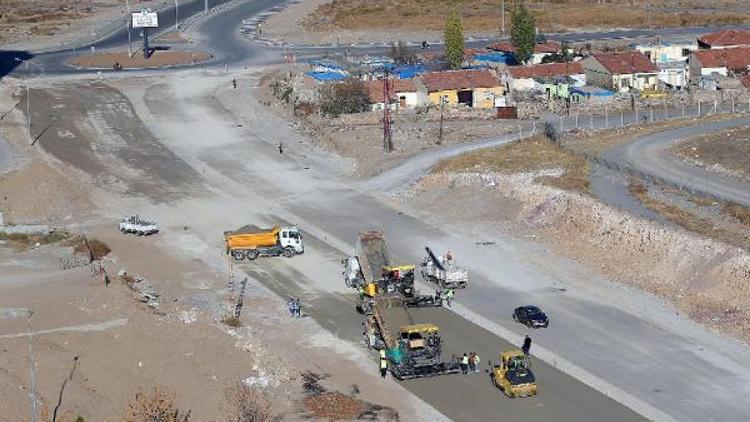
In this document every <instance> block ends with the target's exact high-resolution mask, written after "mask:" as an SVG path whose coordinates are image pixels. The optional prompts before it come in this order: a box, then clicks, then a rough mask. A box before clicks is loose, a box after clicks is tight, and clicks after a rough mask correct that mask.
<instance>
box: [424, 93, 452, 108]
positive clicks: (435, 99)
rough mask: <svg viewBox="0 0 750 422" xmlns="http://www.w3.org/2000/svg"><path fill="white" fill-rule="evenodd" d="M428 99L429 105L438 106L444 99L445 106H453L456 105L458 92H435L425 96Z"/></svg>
mask: <svg viewBox="0 0 750 422" xmlns="http://www.w3.org/2000/svg"><path fill="white" fill-rule="evenodd" d="M427 97H428V98H429V99H430V103H432V104H435V105H440V99H441V98H443V97H445V99H446V102H445V105H449V106H455V105H456V104H458V91H456V90H455V89H446V90H443V91H435V92H430V93H428V94H427Z"/></svg>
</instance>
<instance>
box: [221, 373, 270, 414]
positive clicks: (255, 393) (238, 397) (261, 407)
mask: <svg viewBox="0 0 750 422" xmlns="http://www.w3.org/2000/svg"><path fill="white" fill-rule="evenodd" d="M226 398H227V401H228V402H229V406H227V407H226V408H225V409H226V412H227V422H268V421H270V420H272V419H273V414H272V413H271V405H270V403H269V402H268V397H267V396H266V394H265V393H264V392H263V391H262V390H259V389H257V388H254V387H250V386H248V385H245V384H244V383H242V382H238V383H237V384H236V385H235V386H234V387H232V388H230V389H229V390H227V392H226Z"/></svg>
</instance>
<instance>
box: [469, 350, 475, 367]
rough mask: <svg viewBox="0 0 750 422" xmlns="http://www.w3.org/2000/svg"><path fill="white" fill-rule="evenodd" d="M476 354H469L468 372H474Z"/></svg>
mask: <svg viewBox="0 0 750 422" xmlns="http://www.w3.org/2000/svg"><path fill="white" fill-rule="evenodd" d="M475 357H476V354H475V353H474V352H470V353H469V372H476V369H477V366H476V361H475Z"/></svg>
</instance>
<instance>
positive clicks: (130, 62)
mask: <svg viewBox="0 0 750 422" xmlns="http://www.w3.org/2000/svg"><path fill="white" fill-rule="evenodd" d="M210 58H211V55H210V54H209V53H207V52H205V51H177V50H167V51H159V50H157V51H154V52H153V53H151V56H150V57H149V58H148V59H145V58H144V57H143V53H142V52H139V51H136V52H135V54H134V55H133V57H128V53H127V52H122V53H101V54H94V55H86V56H79V57H76V58H75V59H73V60H72V61H71V64H73V65H74V66H78V67H88V68H94V69H112V66H114V65H115V63H120V65H121V66H122V67H123V68H125V69H129V68H148V67H164V66H174V65H181V64H189V63H198V62H202V61H205V60H208V59H210Z"/></svg>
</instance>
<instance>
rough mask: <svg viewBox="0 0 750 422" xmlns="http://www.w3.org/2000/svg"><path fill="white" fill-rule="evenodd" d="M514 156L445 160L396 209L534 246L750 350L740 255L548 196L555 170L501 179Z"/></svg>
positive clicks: (560, 192)
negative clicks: (658, 301) (651, 297)
mask: <svg viewBox="0 0 750 422" xmlns="http://www.w3.org/2000/svg"><path fill="white" fill-rule="evenodd" d="M514 148H516V149H519V148H523V149H527V148H528V147H518V146H516V147H514ZM516 152H518V151H517V150H516V151H514V150H513V149H510V150H509V153H508V154H507V155H505V156H503V155H502V154H504V153H505V151H503V148H500V149H498V150H496V151H494V153H488V152H485V154H484V155H483V156H482V157H476V158H477V159H476V160H473V161H472V162H471V163H469V162H467V161H466V158H465V157H464V158H463V159H462V158H460V157H459V158H458V159H456V160H458V161H456V162H455V163H456V164H454V161H452V160H449V161H448V162H447V163H444V164H442V166H440V167H439V168H441V169H443V170H441V171H439V172H435V173H432V174H430V175H429V176H427V177H426V178H424V179H423V180H422V181H421V182H420V183H419V184H418V185H417V186H416V187H415V188H414V189H413V190H412V191H411V192H409V193H408V194H404V195H403V197H402V199H401V200H402V201H403V202H404V203H405V204H406V205H408V206H412V207H416V208H417V209H418V210H422V211H425V212H424V214H425V215H432V216H433V217H432V218H434V219H436V220H438V221H439V222H440V223H441V224H460V225H463V226H465V227H470V228H474V229H477V230H500V231H502V232H504V233H510V234H513V235H518V236H531V237H533V238H536V239H539V240H540V241H541V242H543V243H544V244H546V245H548V246H550V247H551V248H553V249H554V250H555V251H557V252H558V253H560V254H562V255H565V256H568V257H570V258H572V259H575V260H577V261H579V262H582V263H583V264H585V265H587V266H589V267H591V268H593V269H595V270H597V271H599V272H601V273H602V274H604V275H606V276H609V277H612V278H614V279H616V280H619V281H620V282H622V283H625V284H628V285H632V286H634V287H637V288H640V289H643V290H645V291H647V292H650V293H653V294H655V295H658V296H660V297H662V298H664V299H666V300H668V301H669V302H671V303H672V304H674V305H675V306H676V307H677V308H678V309H679V310H680V311H681V312H684V313H685V314H687V315H688V316H689V317H691V318H693V319H694V320H696V321H698V322H701V323H704V324H706V325H709V326H711V327H714V328H716V329H717V330H720V331H722V332H724V333H726V334H729V335H732V336H734V337H736V338H739V339H742V340H744V341H749V340H750V252H748V250H747V249H743V248H741V247H737V246H733V245H730V244H728V243H726V242H724V241H720V240H716V239H712V238H709V237H706V236H703V235H701V234H696V233H693V232H689V231H687V230H685V229H682V228H681V227H678V226H671V225H669V226H667V225H663V224H660V223H657V222H653V221H648V220H645V219H642V218H638V217H635V216H633V215H630V214H628V213H626V212H623V211H621V210H618V209H615V208H613V207H610V206H607V205H604V204H602V203H600V202H599V201H597V200H596V199H595V198H593V197H591V196H589V195H587V194H585V193H581V191H580V190H577V189H571V188H570V187H566V188H564V189H560V188H559V187H556V186H550V183H549V180H554V179H556V178H557V179H559V180H565V179H566V178H571V177H573V178H574V179H575V171H574V170H571V168H570V166H569V165H567V164H566V163H565V161H564V160H556V161H551V162H548V163H546V164H545V165H543V166H522V167H521V168H519V167H517V166H516V165H515V164H514V166H513V167H512V168H510V170H508V171H507V172H505V171H506V169H509V167H507V166H504V165H501V166H498V165H497V163H498V162H500V163H502V162H504V161H512V160H513V159H514V158H518V155H516ZM547 157H548V158H549V157H551V156H550V155H547ZM461 160H463V161H461ZM536 161H537V162H542V163H543V162H544V160H538V159H537V160H536ZM524 168H525V169H524ZM566 174H567V176H566ZM557 185H558V186H566V184H565V183H561V182H557ZM565 189H567V190H565ZM456 203H460V206H457V205H456ZM740 227H741V226H740ZM747 229H750V227H748V228H747Z"/></svg>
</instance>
